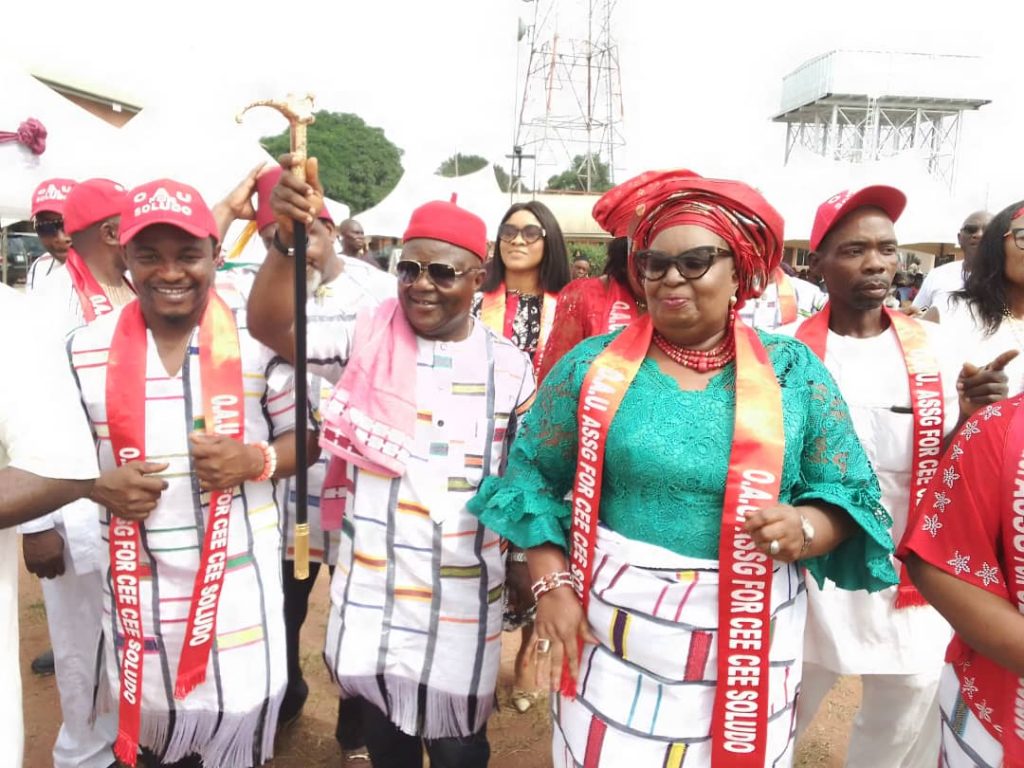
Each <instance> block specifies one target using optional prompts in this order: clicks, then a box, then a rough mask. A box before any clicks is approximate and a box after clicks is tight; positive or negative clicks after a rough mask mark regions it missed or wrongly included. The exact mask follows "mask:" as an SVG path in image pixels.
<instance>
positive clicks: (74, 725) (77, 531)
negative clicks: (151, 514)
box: [20, 179, 135, 768]
mask: <svg viewBox="0 0 1024 768" xmlns="http://www.w3.org/2000/svg"><path fill="white" fill-rule="evenodd" d="M55 189H56V185H55ZM53 194H56V192H54V193H52V194H51V191H50V190H49V188H47V196H48V197H52V196H53ZM125 200H126V193H125V190H124V188H123V187H122V186H121V185H119V184H116V183H115V182H112V181H109V180H107V179H89V180H88V181H85V182H82V183H81V184H78V185H75V186H74V187H72V188H71V189H70V190H69V191H68V193H67V197H66V198H65V199H64V201H63V210H62V214H63V220H64V229H65V230H66V231H67V233H68V234H69V235H70V236H71V240H72V243H73V248H72V249H71V250H69V251H68V253H67V260H66V264H65V267H64V268H63V269H60V270H56V271H53V272H51V274H50V275H49V277H48V278H47V279H46V281H45V282H43V283H41V284H39V285H38V286H37V289H36V290H35V292H34V293H33V296H32V298H33V301H35V302H36V306H37V309H38V310H39V311H40V312H41V313H42V315H43V316H44V317H46V318H47V320H48V321H49V322H50V323H52V330H55V331H56V332H57V333H58V334H59V335H60V336H61V337H63V336H65V335H66V334H69V333H71V332H72V331H73V330H75V329H76V328H78V327H80V326H82V325H84V324H85V323H87V322H91V321H93V320H95V319H96V318H97V317H99V316H101V315H102V314H104V313H106V312H110V311H112V310H113V309H114V307H116V306H118V305H120V304H123V303H126V302H127V301H128V300H130V299H131V298H133V297H134V295H135V294H134V293H132V291H131V288H130V287H129V286H128V284H127V282H125V280H124V277H123V275H122V272H123V270H124V263H123V260H122V256H121V247H120V244H119V243H118V242H117V221H118V218H119V216H120V214H121V209H122V208H123V206H124V204H125ZM20 531H21V533H22V534H23V538H22V551H23V553H24V557H25V567H26V568H27V570H28V571H29V573H32V574H34V575H36V576H38V577H40V578H41V579H42V588H43V598H44V600H45V602H46V620H47V625H48V627H49V630H50V642H51V644H52V646H53V665H54V671H55V672H56V675H57V688H58V691H59V692H60V700H61V713H62V715H63V722H62V724H61V728H60V732H59V733H58V734H57V740H56V742H55V744H54V747H53V762H54V766H55V768H72V766H73V767H74V768H107V766H109V765H110V763H111V761H112V760H113V757H112V754H111V751H110V750H111V746H112V744H113V742H114V737H115V735H116V732H117V719H116V718H115V717H113V716H112V715H104V716H100V717H98V718H96V719H95V721H94V720H93V719H92V709H93V695H92V686H91V685H90V684H89V681H91V680H92V677H93V674H94V671H95V668H96V652H97V648H98V647H99V643H100V636H101V629H100V622H101V616H102V612H103V601H102V591H101V584H102V574H101V571H100V562H101V557H100V550H101V548H102V541H101V539H100V526H99V510H98V509H97V507H96V505H95V504H94V503H93V502H91V501H89V500H88V499H81V500H79V501H76V502H74V503H73V504H71V505H69V506H68V507H66V508H64V509H60V510H57V511H56V512H54V513H53V514H51V515H46V516H44V517H41V518H39V519H38V520H33V521H32V522H30V523H26V524H25V525H22V526H21V527H20Z"/></svg>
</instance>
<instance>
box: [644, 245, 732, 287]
mask: <svg viewBox="0 0 1024 768" xmlns="http://www.w3.org/2000/svg"><path fill="white" fill-rule="evenodd" d="M727 256H732V251H727V250H725V249H724V248H716V247H715V246H713V245H702V246H700V247H699V248H691V249H690V250H688V251H683V252H682V253H679V254H676V255H675V256H670V255H669V254H667V253H662V252H661V251H640V253H638V254H637V255H636V263H637V266H638V267H639V268H640V274H641V275H643V277H644V279H645V280H661V279H662V278H663V277H665V275H666V274H668V270H669V267H672V266H674V267H675V268H676V271H677V272H678V273H679V274H680V275H682V276H683V277H684V278H686V279H687V280H700V279H701V278H702V277H704V275H706V274H707V273H708V270H709V269H711V265H712V264H714V263H715V259H718V258H723V257H727Z"/></svg>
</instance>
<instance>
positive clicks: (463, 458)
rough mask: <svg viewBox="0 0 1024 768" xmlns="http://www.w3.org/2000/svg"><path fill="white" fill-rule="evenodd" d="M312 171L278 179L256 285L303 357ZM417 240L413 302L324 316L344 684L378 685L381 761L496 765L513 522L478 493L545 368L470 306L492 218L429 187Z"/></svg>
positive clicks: (316, 195) (409, 247)
mask: <svg viewBox="0 0 1024 768" xmlns="http://www.w3.org/2000/svg"><path fill="white" fill-rule="evenodd" d="M281 162H282V165H283V166H285V167H286V168H287V167H290V165H291V163H290V158H289V157H284V158H282V161H281ZM307 177H308V178H309V180H310V181H309V184H305V183H303V182H300V181H299V180H298V179H297V178H296V177H295V176H294V175H293V174H291V173H290V172H285V173H284V174H283V175H282V176H281V180H280V181H279V182H278V185H277V187H276V188H275V190H274V193H273V197H272V206H273V208H274V212H275V214H276V216H277V224H278V229H277V234H276V237H275V238H274V239H273V241H272V246H271V248H270V249H269V251H268V253H267V258H266V261H265V262H264V263H263V266H262V267H261V268H260V272H259V275H258V276H257V278H256V281H255V283H254V284H253V289H252V293H251V294H250V298H249V317H250V327H251V328H252V332H253V334H255V335H256V336H257V338H261V339H264V340H265V341H266V342H267V343H270V344H272V345H276V348H277V351H278V352H279V353H280V354H282V355H284V356H285V357H286V358H288V359H292V358H293V357H294V354H295V348H294V335H293V323H294V319H293V306H294V305H293V298H292V291H291V287H290V282H291V275H292V272H293V266H292V263H291V256H290V255H289V254H290V253H291V250H292V248H293V238H294V231H293V220H294V219H298V220H300V221H305V222H306V223H307V224H312V223H313V222H314V217H315V216H316V215H317V213H318V211H319V210H320V207H321V205H322V190H321V188H320V185H319V182H318V179H317V174H316V160H315V159H311V160H310V161H309V165H308V169H307ZM404 240H405V243H404V246H403V251H402V260H401V261H399V262H398V299H397V301H396V300H390V301H385V302H383V303H382V304H381V305H380V307H379V308H378V309H377V310H376V311H367V310H364V311H363V312H360V313H359V314H358V315H356V313H354V312H352V313H350V314H349V315H347V316H333V317H330V316H328V317H317V316H314V315H311V316H310V317H309V325H308V347H307V349H308V357H309V363H310V366H311V370H313V372H315V373H317V374H319V375H322V376H324V377H325V378H326V379H328V380H329V381H331V382H332V383H337V386H336V387H335V389H334V393H333V395H332V397H331V399H330V401H329V402H328V403H327V404H326V405H325V406H324V407H323V408H322V409H321V410H322V412H323V414H324V419H325V424H324V427H323V438H322V440H321V445H323V446H324V447H325V448H326V449H327V450H328V451H329V452H330V453H331V454H332V458H331V463H330V465H329V467H328V470H327V478H326V479H325V481H324V497H333V498H336V499H338V498H339V497H340V500H341V501H342V502H343V505H338V507H337V508H336V515H337V517H336V525H337V526H339V527H340V528H341V531H342V536H341V551H340V554H339V556H338V565H337V569H336V571H335V573H334V579H333V581H332V583H331V613H330V619H329V623H328V629H327V641H326V647H325V649H324V655H325V658H326V660H327V663H328V666H329V669H330V671H331V674H332V676H333V677H334V678H335V680H336V681H337V682H338V684H339V686H340V688H341V691H342V695H343V696H361V697H363V698H364V699H365V700H366V701H367V705H366V706H365V707H364V713H363V714H364V727H365V735H366V743H367V747H368V748H369V752H370V758H371V760H372V761H373V764H374V765H380V766H390V767H391V768H406V767H407V766H408V768H420V766H421V765H422V749H423V742H425V743H426V749H427V752H428V753H429V755H430V761H431V765H433V766H436V767H437V768H455V767H456V766H458V768H483V766H485V765H487V760H488V757H489V754H490V747H489V745H488V742H487V735H486V724H487V719H488V716H489V715H490V713H491V711H492V709H493V705H494V689H495V684H496V682H497V674H498V663H499V659H500V651H501V614H502V603H501V595H502V585H503V582H504V576H505V573H504V563H503V558H502V553H501V547H500V538H499V536H498V535H497V534H496V533H494V532H493V531H491V530H489V529H487V528H485V527H483V526H482V525H481V524H480V523H479V521H478V520H477V518H476V517H474V516H473V515H472V514H471V513H470V512H469V511H468V509H467V508H466V503H467V502H468V501H469V499H470V498H472V496H473V494H474V493H475V492H476V489H477V487H478V486H479V484H480V482H481V480H482V479H483V478H484V477H486V476H488V475H493V474H497V473H498V470H499V468H500V467H501V466H502V464H503V460H504V456H505V451H506V449H507V446H508V444H509V441H510V440H511V438H512V435H513V433H514V431H515V430H514V427H515V422H516V418H517V414H519V413H521V412H522V411H523V410H525V408H526V407H527V406H528V405H529V403H530V402H531V400H532V398H533V390H534V382H533V372H532V366H531V364H530V361H529V358H527V357H526V355H525V354H523V353H522V352H520V351H519V350H518V349H517V348H516V347H515V346H513V345H512V343H511V342H509V341H506V340H505V339H503V338H500V337H498V336H496V335H495V334H493V333H492V332H491V331H489V330H488V329H487V328H486V327H485V326H484V325H483V324H482V323H479V322H476V321H474V319H473V318H472V316H471V314H470V308H471V305H472V301H473V294H474V292H475V291H476V290H478V289H479V287H480V284H481V282H482V280H483V260H484V258H485V256H486V253H487V234H486V228H485V225H484V223H483V221H482V220H481V219H479V218H478V217H477V216H474V215H473V214H471V213H469V212H468V211H465V210H463V209H461V208H459V207H458V206H457V205H455V204H454V203H448V202H432V203H427V204H426V205H423V206H421V207H420V208H418V209H417V210H416V211H414V212H413V214H412V218H411V220H410V222H409V226H408V228H407V230H406V232H405V237H404ZM342 506H343V509H344V516H343V517H342V509H341V507H342ZM321 512H322V514H323V515H324V517H325V518H326V517H327V516H328V511H327V509H326V508H325V509H322V510H321Z"/></svg>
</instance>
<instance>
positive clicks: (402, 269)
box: [395, 259, 483, 288]
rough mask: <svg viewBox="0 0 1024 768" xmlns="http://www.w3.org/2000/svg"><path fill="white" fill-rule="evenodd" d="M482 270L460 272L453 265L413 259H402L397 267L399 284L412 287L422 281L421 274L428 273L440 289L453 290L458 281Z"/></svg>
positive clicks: (474, 269) (472, 268)
mask: <svg viewBox="0 0 1024 768" xmlns="http://www.w3.org/2000/svg"><path fill="white" fill-rule="evenodd" d="M481 269H483V267H470V268H469V269H464V270H462V271H461V272H459V271H458V270H456V269H455V267H453V266H452V265H451V264H442V263H441V262H437V261H432V262H430V263H429V264H424V263H423V262H422V261H413V260H412V259H402V260H401V261H400V262H398V264H396V265H395V271H396V272H397V273H398V282H400V283H401V284H402V285H412V284H413V283H415V282H416V281H417V280H419V279H420V273H421V272H423V271H426V273H427V278H429V280H430V282H432V283H433V284H434V285H436V286H437V287H438V288H451V287H452V286H453V285H455V281H456V279H458V278H460V277H464V276H465V275H468V274H469V273H470V272H479V271H480V270H481Z"/></svg>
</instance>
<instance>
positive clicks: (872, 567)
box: [470, 171, 896, 766]
mask: <svg viewBox="0 0 1024 768" xmlns="http://www.w3.org/2000/svg"><path fill="white" fill-rule="evenodd" d="M594 215H595V218H596V219H597V220H598V221H599V222H600V223H601V224H602V226H604V227H605V228H606V229H608V230H612V229H618V228H619V227H621V225H622V224H623V217H628V218H629V219H630V223H629V231H630V233H631V234H630V237H631V253H630V259H631V268H632V269H635V270H636V271H637V274H638V275H639V277H640V278H641V281H642V283H643V285H644V288H645V293H646V298H647V305H648V311H649V313H648V315H647V316H646V317H645V318H641V319H640V320H638V321H636V322H634V323H633V324H632V325H631V326H629V327H628V328H626V329H625V330H623V331H621V332H618V333H615V334H610V335H608V336H601V337H596V338H593V339H588V340H586V341H584V342H583V343H581V344H580V345H578V346H577V347H576V348H575V349H573V350H572V351H571V352H570V353H569V354H567V355H566V356H565V357H564V358H563V359H562V360H561V361H560V362H559V363H558V364H557V365H556V366H555V368H554V369H553V370H552V371H551V373H550V374H549V376H548V378H547V379H546V380H545V382H544V384H543V386H542V388H541V390H540V392H539V394H538V397H537V402H536V403H535V404H534V406H533V408H532V410H531V411H530V412H529V414H527V416H526V417H525V419H524V420H523V423H522V425H521V428H520V431H519V434H518V436H517V438H516V441H515V443H514V445H513V448H512V451H511V454H510V457H509V461H508V466H507V468H506V472H505V474H504V476H503V477H502V478H500V479H499V478H490V479H488V480H486V481H485V482H484V484H483V485H482V486H481V488H480V490H479V493H478V494H477V496H476V498H475V499H474V500H473V502H471V504H470V508H471V509H472V510H473V511H474V512H476V513H477V514H478V515H479V516H480V518H481V520H482V521H483V522H484V523H485V524H486V525H487V526H489V527H491V528H493V529H494V530H496V531H498V532H499V533H501V534H502V535H503V536H506V537H507V538H509V539H510V540H511V541H512V542H513V543H514V544H515V545H516V546H519V547H523V548H526V549H527V558H528V561H529V568H530V573H531V578H532V579H534V580H535V581H536V583H535V585H534V591H535V594H536V595H537V596H538V612H537V623H536V635H535V636H536V638H537V639H536V640H535V644H534V646H533V649H534V653H535V654H536V656H537V659H538V661H539V662H543V660H545V659H548V660H550V674H551V683H552V689H553V690H554V689H556V688H560V693H559V694H558V695H557V696H556V697H555V698H554V699H553V713H554V718H555V727H554V744H553V757H554V762H555V765H559V766H561V765H565V766H575V765H582V764H587V765H588V766H590V765H594V766H597V765H600V766H621V765H635V766H647V765H651V766H679V765H682V764H683V760H684V757H685V759H686V764H687V765H715V766H718V765H729V766H761V765H772V766H785V765H789V764H790V763H791V761H792V752H793V723H794V718H795V707H794V704H795V698H796V693H797V690H798V689H799V681H800V668H801V651H802V641H803V626H804V616H805V610H806V607H805V593H804V586H803V581H802V574H801V572H800V570H798V568H797V565H796V563H797V562H799V563H800V564H802V565H804V566H806V568H807V570H808V571H809V572H810V573H811V575H812V576H813V577H814V578H815V579H817V580H819V581H821V580H822V579H824V578H826V577H827V578H830V579H832V580H833V581H834V582H836V583H837V584H838V585H839V586H840V587H844V588H847V589H869V590H877V589H881V588H884V587H886V586H889V585H890V584H893V583H895V580H896V576H895V573H894V572H893V569H892V566H891V563H890V559H889V554H890V552H891V549H892V541H891V540H890V538H889V534H888V527H889V521H888V518H887V516H886V514H885V512H884V510H883V509H882V507H881V506H880V503H879V489H878V484H877V481H876V480H875V477H874V473H873V471H872V469H871V467H870V465H869V463H868V460H867V458H866V456H865V455H864V452H863V450H862V449H861V446H860V443H859V442H858V440H857V437H856V434H855V433H854V430H853V426H852V424H851V423H850V417H849V414H848V412H847V409H846V405H845V403H844V402H843V400H842V397H841V396H840V394H839V391H838V389H837V388H836V386H835V384H834V382H833V381H832V379H831V377H830V376H829V374H828V372H827V371H826V370H825V368H824V367H823V365H822V364H821V363H820V361H819V360H818V359H817V358H816V357H815V356H814V355H813V353H811V352H810V350H808V349H807V348H806V347H804V346H803V345H802V344H801V343H799V342H797V341H794V340H792V339H788V338H782V337H777V336H772V335H768V334H762V333H760V332H755V331H753V330H751V329H749V328H747V327H746V326H745V325H743V324H742V322H740V321H738V320H736V318H735V308H736V306H738V305H739V304H740V303H741V302H742V301H744V300H745V299H747V298H750V297H751V296H755V295H757V293H759V291H760V289H761V287H763V285H765V284H766V281H767V276H768V275H770V274H771V271H772V269H774V267H775V266H777V265H778V262H779V259H780V258H781V247H782V221H781V218H780V217H779V216H778V214H777V213H776V212H775V210H774V209H773V208H771V206H770V205H768V203H767V202H766V201H765V200H764V199H763V198H762V197H761V196H760V195H759V194H758V193H757V192H756V191H754V190H752V189H751V188H749V187H747V186H746V185H743V184H739V183H738V182H725V181H721V180H713V179H703V178H700V177H698V176H696V175H695V174H692V173H690V172H687V171H670V172H658V173H653V172H652V173H647V174H643V175H641V176H640V177H637V178H636V179H633V180H631V181H629V182H626V183H625V184H623V185H621V186H620V187H617V188H616V189H614V190H612V191H611V192H609V193H607V194H606V195H605V196H604V197H603V198H602V199H601V200H600V201H599V202H598V204H597V206H595V209H594ZM619 398H621V401H619ZM602 462H603V465H602ZM602 467H603V468H602ZM570 493H571V494H572V495H571V498H572V501H569V500H568V499H569V494H570ZM570 587H572V588H570ZM720 593H721V595H722V600H720V599H719V595H720ZM720 627H721V628H722V631H721V632H719V628H720ZM577 642H580V643H581V644H582V652H581V653H578V648H579V646H578V645H577ZM563 659H564V660H565V662H566V663H565V669H564V670H563V669H562V662H563Z"/></svg>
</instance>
